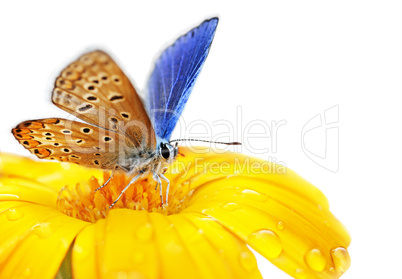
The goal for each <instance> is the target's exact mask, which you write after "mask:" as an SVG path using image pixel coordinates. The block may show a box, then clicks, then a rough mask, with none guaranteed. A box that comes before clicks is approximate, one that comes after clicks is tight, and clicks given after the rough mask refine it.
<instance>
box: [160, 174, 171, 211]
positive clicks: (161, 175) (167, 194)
mask: <svg viewBox="0 0 402 279" xmlns="http://www.w3.org/2000/svg"><path fill="white" fill-rule="evenodd" d="M159 176H160V177H161V178H162V179H163V180H165V181H166V182H167V187H166V205H168V197H169V187H170V181H169V179H167V178H166V176H164V175H163V174H162V173H160V174H159Z"/></svg>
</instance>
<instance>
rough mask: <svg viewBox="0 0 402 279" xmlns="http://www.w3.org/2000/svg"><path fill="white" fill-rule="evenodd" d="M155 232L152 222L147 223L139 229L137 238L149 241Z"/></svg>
mask: <svg viewBox="0 0 402 279" xmlns="http://www.w3.org/2000/svg"><path fill="white" fill-rule="evenodd" d="M153 234H154V229H153V227H152V225H151V224H150V223H147V224H145V225H143V226H141V227H139V228H138V230H137V238H138V239H139V240H141V241H149V240H150V239H151V238H152V236H153Z"/></svg>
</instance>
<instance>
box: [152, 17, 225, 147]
mask: <svg viewBox="0 0 402 279" xmlns="http://www.w3.org/2000/svg"><path fill="white" fill-rule="evenodd" d="M217 25H218V18H211V19H209V20H206V21H204V22H203V23H201V24H200V25H199V26H198V27H196V28H194V29H192V30H190V31H189V32H188V33H186V34H185V35H183V36H181V37H180V38H178V39H177V40H176V42H175V43H174V44H173V45H171V46H169V47H168V48H167V49H165V50H164V51H163V52H162V54H161V56H160V57H159V58H158V60H157V61H156V63H155V68H154V70H153V72H152V74H151V76H150V77H149V80H148V84H147V94H148V100H147V102H148V106H149V107H148V112H149V116H150V118H151V121H152V124H153V126H154V130H155V133H156V135H157V137H158V138H159V139H161V140H164V141H169V139H170V136H171V134H172V132H173V129H174V127H175V126H176V123H177V121H178V119H179V117H180V115H181V113H182V112H183V108H184V105H185V104H186V103H187V100H188V98H189V96H190V93H191V90H192V89H193V86H194V82H195V80H196V79H197V77H198V74H199V73H200V71H201V67H202V65H203V64H204V61H205V59H206V58H207V56H208V52H209V48H210V46H211V43H212V40H213V38H214V34H215V29H216V26H217Z"/></svg>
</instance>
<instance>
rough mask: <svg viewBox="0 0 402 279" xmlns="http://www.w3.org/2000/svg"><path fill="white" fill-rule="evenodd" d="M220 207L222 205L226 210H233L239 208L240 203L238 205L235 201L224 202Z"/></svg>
mask: <svg viewBox="0 0 402 279" xmlns="http://www.w3.org/2000/svg"><path fill="white" fill-rule="evenodd" d="M221 207H222V209H224V210H227V211H234V210H236V209H240V208H241V206H240V205H238V204H237V203H234V202H228V203H225V204H223V205H222V206H221Z"/></svg>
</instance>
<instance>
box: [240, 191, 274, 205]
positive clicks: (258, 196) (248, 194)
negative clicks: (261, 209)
mask: <svg viewBox="0 0 402 279" xmlns="http://www.w3.org/2000/svg"><path fill="white" fill-rule="evenodd" d="M241 193H242V197H244V198H247V199H250V200H253V201H259V202H265V201H266V200H267V199H268V197H267V195H265V194H262V193H258V192H256V191H254V190H250V189H245V190H243V191H242V192H241Z"/></svg>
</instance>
